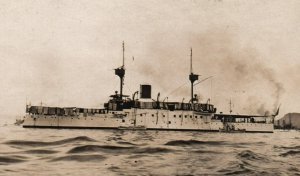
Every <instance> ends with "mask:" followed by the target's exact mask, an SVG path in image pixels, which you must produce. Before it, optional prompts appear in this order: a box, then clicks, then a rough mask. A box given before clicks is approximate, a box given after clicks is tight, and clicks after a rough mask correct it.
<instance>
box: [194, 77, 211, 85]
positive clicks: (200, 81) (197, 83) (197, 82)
mask: <svg viewBox="0 0 300 176" xmlns="http://www.w3.org/2000/svg"><path fill="white" fill-rule="evenodd" d="M212 77H214V76H209V77H207V78H205V79H202V80H201V81H198V82H197V83H196V84H194V86H196V85H198V84H200V83H202V82H204V81H206V80H208V79H210V78H212Z"/></svg>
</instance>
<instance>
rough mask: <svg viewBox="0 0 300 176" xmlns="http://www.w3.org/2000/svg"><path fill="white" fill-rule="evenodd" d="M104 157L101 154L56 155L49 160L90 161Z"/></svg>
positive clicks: (103, 158)
mask: <svg viewBox="0 0 300 176" xmlns="http://www.w3.org/2000/svg"><path fill="white" fill-rule="evenodd" d="M105 159H106V157H104V156H102V155H67V156H62V157H57V158H54V159H52V160H50V162H56V161H77V162H92V161H97V162H99V161H103V160H105Z"/></svg>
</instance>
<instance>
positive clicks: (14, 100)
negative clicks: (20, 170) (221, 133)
mask: <svg viewBox="0 0 300 176" xmlns="http://www.w3.org/2000/svg"><path fill="white" fill-rule="evenodd" d="M0 21H1V27H0V83H1V84H0V97H1V100H0V114H4V115H24V114H25V105H26V103H27V104H28V103H31V105H40V104H41V103H42V104H43V105H45V106H58V107H60V106H62V107H68V106H69V107H70V106H78V107H101V106H103V103H104V102H105V101H107V100H108V96H109V95H111V94H113V93H114V91H115V90H118V89H119V78H118V77H117V76H115V75H114V70H113V69H115V68H117V67H119V66H121V64H122V42H123V41H124V42H125V68H126V75H125V87H124V93H125V94H128V95H132V94H133V93H134V92H135V91H137V90H139V85H140V84H151V85H152V88H153V91H152V97H153V98H154V99H155V98H156V95H157V94H158V92H160V94H161V99H163V98H165V97H168V99H169V101H182V99H183V98H185V99H184V101H185V102H188V101H189V98H190V97H189V96H190V83H189V80H188V75H189V74H190V68H189V67H190V65H189V57H190V48H193V72H194V73H195V74H199V75H201V76H200V80H202V79H205V78H207V77H210V76H212V78H210V79H207V80H206V81H203V82H201V83H200V84H198V85H197V86H195V93H197V94H198V95H199V97H200V102H207V100H208V99H210V100H211V103H213V104H215V106H216V107H217V108H218V112H224V113H228V111H229V102H230V100H231V101H232V104H233V106H232V108H233V113H236V114H247V113H252V114H265V113H273V112H274V111H275V110H276V108H277V107H278V106H279V105H280V104H281V110H280V114H279V117H282V116H283V115H284V114H286V113H289V112H300V103H299V102H300V91H299V86H300V73H299V72H300V52H299V51H300V50H299V49H300V48H299V47H300V1H298V0H286V1H283V0H272V1H270V0H253V1H242V0H182V1H180V0H178V1H174V0H166V1H159V0H153V1H152V0H151V1H150V0H101V1H100V0H99V1H98V0H97V1H96V0H44V1H38V0H18V1H6V0H0ZM133 58H134V59H133Z"/></svg>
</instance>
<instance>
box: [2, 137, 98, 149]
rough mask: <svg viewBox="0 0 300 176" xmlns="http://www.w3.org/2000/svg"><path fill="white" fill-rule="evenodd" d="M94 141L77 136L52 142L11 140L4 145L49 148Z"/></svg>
mask: <svg viewBox="0 0 300 176" xmlns="http://www.w3.org/2000/svg"><path fill="white" fill-rule="evenodd" d="M95 141H96V140H94V139H92V138H89V137H87V136H78V137H74V138H68V139H63V140H59V141H53V142H41V141H25V140H11V141H8V142H6V143H5V144H8V145H15V146H30V147H42V146H49V145H62V144H66V143H72V142H95Z"/></svg>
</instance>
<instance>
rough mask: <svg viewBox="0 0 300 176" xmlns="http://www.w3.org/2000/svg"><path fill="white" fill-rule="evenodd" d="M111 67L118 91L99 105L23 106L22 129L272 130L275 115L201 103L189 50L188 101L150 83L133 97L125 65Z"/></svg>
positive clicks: (269, 131) (144, 85) (141, 86)
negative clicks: (125, 90) (127, 92)
mask: <svg viewBox="0 0 300 176" xmlns="http://www.w3.org/2000/svg"><path fill="white" fill-rule="evenodd" d="M122 48H123V58H122V59H123V62H122V63H123V64H122V66H121V67H118V68H116V69H114V71H115V75H116V76H118V77H119V78H120V91H119V92H118V91H115V93H114V94H113V95H110V99H109V101H108V102H106V103H104V107H102V108H80V107H47V106H31V105H26V115H25V116H24V119H23V124H22V126H23V127H24V128H85V129H120V130H127V129H128V130H186V131H188V130H190V131H216V132H261V133H272V132H273V129H274V118H275V116H277V115H278V111H279V108H278V110H277V112H276V113H275V114H274V115H237V114H231V113H229V114H223V113H217V108H216V107H215V106H214V105H213V104H211V103H210V101H207V102H206V103H200V102H199V98H198V96H197V95H194V86H195V84H196V83H197V82H196V81H198V80H199V75H197V74H194V73H193V69H192V49H191V54H190V74H189V75H188V78H189V81H190V83H191V90H190V91H191V92H190V93H191V94H190V101H189V102H188V103H184V102H183V101H182V102H169V101H165V99H164V100H163V101H160V93H158V94H157V96H156V99H153V98H152V92H151V89H152V86H151V85H149V84H142V85H140V91H136V92H135V93H134V94H133V95H132V96H128V95H124V94H123V86H124V77H125V64H124V52H125V47H124V42H123V45H122Z"/></svg>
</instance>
